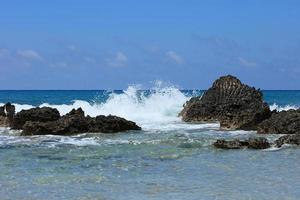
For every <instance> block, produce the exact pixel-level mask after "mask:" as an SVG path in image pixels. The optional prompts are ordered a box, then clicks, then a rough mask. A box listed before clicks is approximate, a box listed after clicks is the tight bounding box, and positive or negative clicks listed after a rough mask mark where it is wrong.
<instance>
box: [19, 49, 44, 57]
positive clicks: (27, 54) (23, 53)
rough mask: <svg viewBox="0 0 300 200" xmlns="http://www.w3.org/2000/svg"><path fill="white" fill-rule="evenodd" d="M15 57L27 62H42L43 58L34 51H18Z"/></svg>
mask: <svg viewBox="0 0 300 200" xmlns="http://www.w3.org/2000/svg"><path fill="white" fill-rule="evenodd" d="M17 55H18V56H20V57H22V58H24V59H28V60H42V59H43V58H42V57H41V56H40V55H39V53H37V52H36V51H33V50H30V49H28V50H18V51H17Z"/></svg>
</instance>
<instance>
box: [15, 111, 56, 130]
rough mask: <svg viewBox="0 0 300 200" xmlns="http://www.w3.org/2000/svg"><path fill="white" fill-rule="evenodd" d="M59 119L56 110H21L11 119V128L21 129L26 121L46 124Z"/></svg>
mask: <svg viewBox="0 0 300 200" xmlns="http://www.w3.org/2000/svg"><path fill="white" fill-rule="evenodd" d="M59 118H60V114H59V112H58V110H57V109H55V108H49V107H42V108H31V109H29V110H21V111H20V112H18V113H17V114H16V115H15V116H14V119H13V123H12V125H11V127H12V128H13V129H22V128H23V125H24V124H25V123H26V122H27V121H31V122H48V121H55V120H58V119H59Z"/></svg>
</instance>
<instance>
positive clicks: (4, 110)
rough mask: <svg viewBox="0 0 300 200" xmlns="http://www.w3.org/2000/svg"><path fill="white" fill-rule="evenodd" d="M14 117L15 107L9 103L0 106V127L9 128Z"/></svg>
mask: <svg viewBox="0 0 300 200" xmlns="http://www.w3.org/2000/svg"><path fill="white" fill-rule="evenodd" d="M14 115H15V106H14V105H12V104H11V103H6V104H5V105H4V106H0V126H4V127H7V126H10V125H11V123H12V120H13V117H14Z"/></svg>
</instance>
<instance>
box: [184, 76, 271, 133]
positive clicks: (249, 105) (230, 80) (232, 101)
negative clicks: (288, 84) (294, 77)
mask: <svg viewBox="0 0 300 200" xmlns="http://www.w3.org/2000/svg"><path fill="white" fill-rule="evenodd" d="M270 115H271V111H270V109H269V106H268V105H267V104H266V103H265V102H264V101H263V95H262V93H261V91H259V90H256V89H255V88H253V87H250V86H248V85H245V84H243V83H241V81H240V80H239V79H237V78H236V77H234V76H231V75H228V76H223V77H220V78H219V79H218V80H216V81H215V82H214V83H213V86H212V87H211V88H209V89H208V90H207V91H206V92H205V93H204V94H203V96H202V97H194V98H192V99H191V100H189V101H188V102H186V104H185V105H184V108H183V110H182V111H181V113H180V116H182V120H183V121H186V122H217V121H218V122H220V125H221V128H224V129H243V130H256V128H257V125H258V124H259V123H260V122H262V121H263V120H264V119H266V118H268V117H270Z"/></svg>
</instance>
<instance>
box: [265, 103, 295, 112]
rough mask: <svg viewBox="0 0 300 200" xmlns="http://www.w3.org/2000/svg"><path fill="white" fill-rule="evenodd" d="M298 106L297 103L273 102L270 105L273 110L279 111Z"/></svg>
mask: <svg viewBox="0 0 300 200" xmlns="http://www.w3.org/2000/svg"><path fill="white" fill-rule="evenodd" d="M298 108H299V107H298V106H295V105H285V106H279V105H277V104H276V103H273V104H272V105H270V109H271V110H277V111H283V110H290V109H298Z"/></svg>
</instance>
